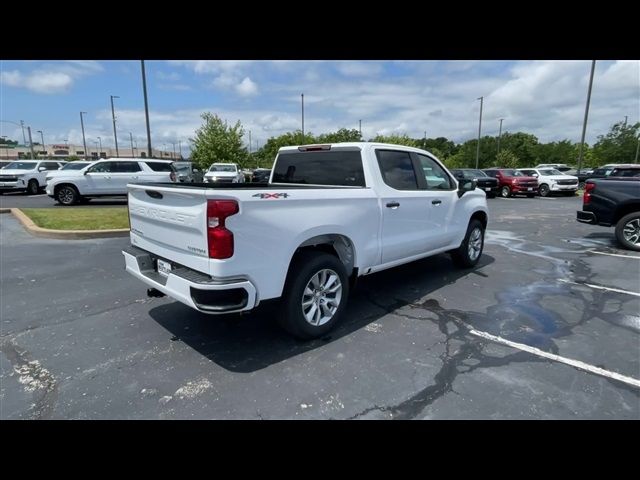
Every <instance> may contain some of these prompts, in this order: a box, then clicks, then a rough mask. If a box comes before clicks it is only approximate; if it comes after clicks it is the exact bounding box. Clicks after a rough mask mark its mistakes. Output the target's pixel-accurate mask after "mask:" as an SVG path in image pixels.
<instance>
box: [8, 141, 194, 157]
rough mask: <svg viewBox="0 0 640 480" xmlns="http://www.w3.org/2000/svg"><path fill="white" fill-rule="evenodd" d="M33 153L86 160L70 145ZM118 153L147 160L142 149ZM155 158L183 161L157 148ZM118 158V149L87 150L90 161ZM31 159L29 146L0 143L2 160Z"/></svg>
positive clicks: (81, 151)
mask: <svg viewBox="0 0 640 480" xmlns="http://www.w3.org/2000/svg"><path fill="white" fill-rule="evenodd" d="M33 152H34V153H35V154H36V157H37V158H51V159H56V160H65V159H67V158H69V157H70V156H72V155H73V156H76V157H80V159H84V157H85V152H84V147H83V146H82V145H68V144H64V143H63V144H59V145H57V144H51V145H46V146H45V148H42V145H36V144H34V145H33ZM118 152H119V153H120V156H121V157H135V158H146V157H147V149H146V148H145V149H141V148H133V150H132V149H131V148H123V147H120V146H118ZM151 153H152V155H151V156H152V157H153V158H162V159H165V160H176V161H177V160H182V159H183V157H181V156H180V153H179V152H176V153H175V155H174V153H173V151H163V150H158V149H156V148H154V149H152V150H151ZM115 156H116V149H115V148H109V147H102V150H100V149H99V148H97V147H95V146H93V147H89V148H88V149H87V158H88V159H89V160H92V159H93V160H97V159H98V158H110V157H115ZM29 158H31V149H30V148H29V146H28V145H8V144H4V143H0V160H22V159H29Z"/></svg>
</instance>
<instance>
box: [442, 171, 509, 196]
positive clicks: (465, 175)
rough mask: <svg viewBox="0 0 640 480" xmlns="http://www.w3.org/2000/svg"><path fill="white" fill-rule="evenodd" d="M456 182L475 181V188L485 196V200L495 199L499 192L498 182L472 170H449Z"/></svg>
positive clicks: (481, 172)
mask: <svg viewBox="0 0 640 480" xmlns="http://www.w3.org/2000/svg"><path fill="white" fill-rule="evenodd" d="M450 171H451V173H452V174H453V176H454V177H456V180H458V181H460V180H477V182H476V185H477V187H478V188H479V189H480V190H482V191H484V192H485V193H486V194H487V198H496V195H497V194H498V192H499V191H500V185H499V184H498V180H497V179H495V178H493V177H490V176H488V175H487V174H486V173H484V172H483V171H482V170H474V169H472V168H454V169H453V170H450Z"/></svg>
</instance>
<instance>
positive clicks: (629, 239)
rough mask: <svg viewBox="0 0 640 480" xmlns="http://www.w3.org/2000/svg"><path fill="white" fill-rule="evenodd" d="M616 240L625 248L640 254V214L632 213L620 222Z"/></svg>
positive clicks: (617, 227) (617, 226)
mask: <svg viewBox="0 0 640 480" xmlns="http://www.w3.org/2000/svg"><path fill="white" fill-rule="evenodd" d="M616 238H617V239H618V242H620V244H621V245H622V246H623V247H624V248H627V249H629V250H635V251H636V252H640V212H633V213H630V214H629V215H625V216H624V217H622V218H621V219H620V220H618V223H617V224H616Z"/></svg>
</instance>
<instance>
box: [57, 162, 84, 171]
mask: <svg viewBox="0 0 640 480" xmlns="http://www.w3.org/2000/svg"><path fill="white" fill-rule="evenodd" d="M87 165H89V162H72V163H67V164H66V165H65V166H64V167H62V168H61V169H60V170H82V169H83V168H84V167H86V166H87Z"/></svg>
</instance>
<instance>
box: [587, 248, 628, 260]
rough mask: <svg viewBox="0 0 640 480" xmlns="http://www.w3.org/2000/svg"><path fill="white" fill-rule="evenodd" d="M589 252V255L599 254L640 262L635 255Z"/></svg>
mask: <svg viewBox="0 0 640 480" xmlns="http://www.w3.org/2000/svg"><path fill="white" fill-rule="evenodd" d="M587 252H589V253H597V254H598V255H610V256H612V257H622V258H635V259H636V260H640V257H636V256H635V255H620V254H619V253H606V252H597V251H595V250H587Z"/></svg>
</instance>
